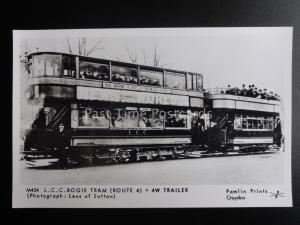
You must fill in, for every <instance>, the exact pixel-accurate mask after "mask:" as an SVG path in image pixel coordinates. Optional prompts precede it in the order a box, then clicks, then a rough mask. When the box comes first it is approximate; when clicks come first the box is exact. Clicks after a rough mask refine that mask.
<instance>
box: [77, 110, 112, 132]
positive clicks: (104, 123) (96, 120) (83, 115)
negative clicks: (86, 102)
mask: <svg viewBox="0 0 300 225" xmlns="http://www.w3.org/2000/svg"><path fill="white" fill-rule="evenodd" d="M78 125H79V126H81V127H94V128H95V127H98V128H108V127H109V116H108V113H107V111H106V109H102V108H100V109H93V108H90V107H80V108H79V124H78Z"/></svg>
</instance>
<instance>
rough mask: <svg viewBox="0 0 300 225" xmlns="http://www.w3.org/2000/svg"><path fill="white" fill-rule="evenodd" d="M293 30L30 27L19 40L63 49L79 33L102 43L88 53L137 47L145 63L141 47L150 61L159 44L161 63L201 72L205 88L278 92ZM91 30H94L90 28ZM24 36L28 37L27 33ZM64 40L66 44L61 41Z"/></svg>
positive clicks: (117, 55)
mask: <svg viewBox="0 0 300 225" xmlns="http://www.w3.org/2000/svg"><path fill="white" fill-rule="evenodd" d="M287 29H290V31H291V30H292V29H291V28H255V29H253V28H240V29H237V28H220V29H212V28H211V29H209V28H208V29H207V28H206V29H205V28H204V29H127V30H122V29H118V30H80V32H79V31H76V30H69V31H68V30H64V31H58V32H57V31H51V30H50V31H33V33H30V32H32V31H29V33H28V38H24V39H23V46H22V48H24V44H26V45H27V47H28V48H29V50H31V51H35V50H36V48H39V51H54V50H56V51H62V50H63V49H66V46H67V45H66V40H67V38H70V43H71V45H72V47H73V48H74V49H77V48H76V47H77V45H78V37H87V43H88V49H89V48H90V47H91V46H93V45H94V44H95V43H96V42H97V41H98V40H99V41H102V43H101V44H100V45H99V47H103V48H104V49H101V50H99V51H97V52H94V53H93V54H92V55H91V56H92V57H101V58H106V59H113V60H121V61H128V55H127V53H126V47H125V46H127V48H128V49H130V50H134V49H136V50H137V52H138V54H139V61H138V63H140V64H144V59H143V55H142V52H141V48H143V49H144V50H145V52H146V55H147V58H148V62H149V63H150V61H151V60H152V54H153V49H154V47H155V45H156V46H157V49H158V52H159V54H160V55H161V64H166V65H165V66H164V67H166V68H172V69H178V70H184V71H191V72H197V73H201V74H203V76H204V88H215V87H226V86H227V85H228V84H230V85H231V86H238V87H241V86H242V84H243V83H245V84H246V85H249V84H255V85H256V86H257V87H258V88H261V89H263V88H267V89H268V90H269V91H274V92H276V93H278V94H279V95H281V94H282V93H283V92H284V91H286V90H284V87H283V85H282V84H283V83H284V80H285V78H286V76H287V75H289V74H284V71H286V67H285V66H291V65H283V64H284V62H286V58H287V56H289V55H287V54H291V52H287V51H286V49H288V48H289V44H290V39H289V36H287V33H288V32H286V31H287ZM92 31H93V32H92ZM25 37H26V35H25ZM63 42H64V44H63Z"/></svg>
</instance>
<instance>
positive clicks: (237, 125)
mask: <svg viewBox="0 0 300 225" xmlns="http://www.w3.org/2000/svg"><path fill="white" fill-rule="evenodd" d="M242 121H243V118H242V116H240V115H236V116H235V119H234V129H236V130H241V129H242V126H243V123H242Z"/></svg>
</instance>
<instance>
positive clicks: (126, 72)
mask: <svg viewBox="0 0 300 225" xmlns="http://www.w3.org/2000/svg"><path fill="white" fill-rule="evenodd" d="M27 68H28V76H29V88H28V90H27V93H26V96H27V100H28V101H29V102H30V104H36V103H39V105H40V108H39V112H38V113H37V116H36V117H35V119H34V121H32V126H31V129H29V130H28V131H27V134H26V139H25V143H24V154H25V157H26V158H27V159H31V158H45V157H59V154H60V153H59V150H58V149H59V146H58V145H59V144H61V143H59V142H61V138H60V137H59V135H60V133H59V132H58V129H60V128H59V127H60V126H63V127H64V133H65V136H64V140H66V142H65V144H64V145H67V146H68V150H67V151H65V154H67V156H68V157H69V158H70V159H72V160H75V161H80V160H82V159H84V158H89V159H109V160H112V161H114V162H121V161H126V160H132V161H138V160H141V159H155V158H158V159H163V158H166V157H171V158H175V157H180V156H186V152H187V150H188V149H191V145H192V144H193V142H194V141H195V140H198V138H197V134H198V133H200V132H199V131H197V132H195V130H194V129H193V127H194V123H193V121H195V120H196V119H197V118H198V119H199V115H200V113H201V112H202V111H203V102H204V100H203V98H204V95H203V85H202V83H203V77H202V75H200V74H197V73H191V72H184V71H177V70H171V69H164V68H157V67H151V66H145V65H137V64H132V63H124V62H119V61H112V60H105V59H98V58H91V57H84V56H78V55H72V54H65V53H57V52H37V53H33V54H30V55H29V56H28V66H27ZM198 128H199V126H198ZM195 135H196V136H195ZM58 140H60V141H58ZM196 142H199V141H196Z"/></svg>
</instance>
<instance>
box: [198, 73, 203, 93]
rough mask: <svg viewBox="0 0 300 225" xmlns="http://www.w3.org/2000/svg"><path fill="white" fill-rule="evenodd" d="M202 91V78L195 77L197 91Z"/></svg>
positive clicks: (199, 76)
mask: <svg viewBox="0 0 300 225" xmlns="http://www.w3.org/2000/svg"><path fill="white" fill-rule="evenodd" d="M202 89H203V77H202V76H201V75H199V74H198V75H197V90H198V91H201V90H202Z"/></svg>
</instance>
